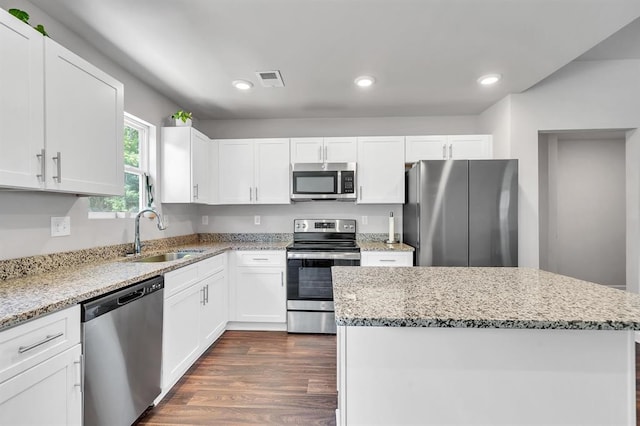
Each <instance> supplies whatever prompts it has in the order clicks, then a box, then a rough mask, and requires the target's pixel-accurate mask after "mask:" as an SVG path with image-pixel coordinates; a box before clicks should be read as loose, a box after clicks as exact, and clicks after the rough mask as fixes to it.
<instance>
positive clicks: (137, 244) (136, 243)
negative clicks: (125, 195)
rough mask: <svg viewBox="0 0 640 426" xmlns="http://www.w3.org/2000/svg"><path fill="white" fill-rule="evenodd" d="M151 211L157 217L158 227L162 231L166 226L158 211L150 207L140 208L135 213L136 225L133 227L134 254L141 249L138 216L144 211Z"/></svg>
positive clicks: (138, 252)
mask: <svg viewBox="0 0 640 426" xmlns="http://www.w3.org/2000/svg"><path fill="white" fill-rule="evenodd" d="M147 212H149V213H153V214H155V215H156V219H158V229H159V230H161V231H163V230H165V229H167V227H166V226H165V225H164V223H162V217H161V216H160V213H158V212H157V211H155V210H154V209H152V208H151V207H148V208H146V209H142V210H140V211H139V212H138V214H137V215H136V227H135V234H136V236H135V239H134V240H133V252H134V253H135V254H140V251H142V243H141V242H140V216H142V215H143V214H145V213H147Z"/></svg>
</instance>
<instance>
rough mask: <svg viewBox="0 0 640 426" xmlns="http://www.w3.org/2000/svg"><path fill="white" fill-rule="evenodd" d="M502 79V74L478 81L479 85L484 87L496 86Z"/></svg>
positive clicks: (488, 75) (488, 76) (484, 77)
mask: <svg viewBox="0 0 640 426" xmlns="http://www.w3.org/2000/svg"><path fill="white" fill-rule="evenodd" d="M501 78H502V75H500V74H487V75H483V76H482V77H480V78H479V79H478V83H480V84H482V85H483V86H491V85H492V84H496V83H497V82H498V81H500V79H501Z"/></svg>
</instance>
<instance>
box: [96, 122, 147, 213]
mask: <svg viewBox="0 0 640 426" xmlns="http://www.w3.org/2000/svg"><path fill="white" fill-rule="evenodd" d="M152 135H153V136H154V137H155V126H153V125H151V124H149V123H147V122H145V121H143V120H140V119H139V118H137V117H135V116H133V115H131V114H128V113H125V115H124V138H123V143H124V195H123V196H118V197H89V217H90V218H95V219H98V218H114V217H131V216H132V214H136V213H138V212H139V211H140V209H141V207H146V206H148V205H151V203H152V202H153V186H152V185H151V178H150V177H149V174H150V173H149V151H150V148H151V145H150V143H151V142H150V141H152V140H154V139H152Z"/></svg>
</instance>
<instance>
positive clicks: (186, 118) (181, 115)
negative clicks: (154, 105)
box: [171, 109, 193, 126]
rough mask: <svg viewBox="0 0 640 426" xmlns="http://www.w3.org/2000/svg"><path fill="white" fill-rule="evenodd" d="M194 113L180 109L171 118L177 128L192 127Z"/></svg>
mask: <svg viewBox="0 0 640 426" xmlns="http://www.w3.org/2000/svg"><path fill="white" fill-rule="evenodd" d="M192 115H193V114H192V113H190V112H186V111H183V110H181V109H179V110H178V111H176V113H175V114H173V115H172V116H171V118H172V119H173V120H174V123H175V125H176V126H191V118H192Z"/></svg>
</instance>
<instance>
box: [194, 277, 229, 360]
mask: <svg viewBox="0 0 640 426" xmlns="http://www.w3.org/2000/svg"><path fill="white" fill-rule="evenodd" d="M200 287H201V288H202V289H204V298H205V299H204V300H205V302H204V304H203V305H202V307H201V309H200V310H201V316H200V341H201V349H200V352H204V351H205V350H206V349H207V348H208V347H209V346H210V345H211V344H212V343H213V342H215V341H216V339H217V338H218V337H220V335H222V333H223V332H224V329H225V327H226V326H227V320H228V318H229V308H228V303H229V296H228V291H227V278H226V274H225V273H224V272H218V273H217V274H214V275H212V276H210V277H208V278H206V279H204V280H203V281H202V283H201V286H200Z"/></svg>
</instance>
